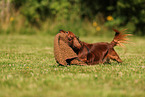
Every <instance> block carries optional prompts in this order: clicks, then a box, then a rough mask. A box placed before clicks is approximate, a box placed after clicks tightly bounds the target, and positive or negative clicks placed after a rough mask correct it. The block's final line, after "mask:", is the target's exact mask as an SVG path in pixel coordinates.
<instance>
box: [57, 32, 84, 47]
mask: <svg viewBox="0 0 145 97" xmlns="http://www.w3.org/2000/svg"><path fill="white" fill-rule="evenodd" d="M59 32H60V33H65V34H67V38H68V42H69V45H70V46H71V47H72V48H73V49H75V48H77V49H80V48H81V43H80V40H79V38H78V37H76V35H75V34H74V33H72V32H71V31H64V30H60V31H59Z"/></svg>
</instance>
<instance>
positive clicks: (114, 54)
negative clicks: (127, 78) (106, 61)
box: [108, 48, 123, 63]
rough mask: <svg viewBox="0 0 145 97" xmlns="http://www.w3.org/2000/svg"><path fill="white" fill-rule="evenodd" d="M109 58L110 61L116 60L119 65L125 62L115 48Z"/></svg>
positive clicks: (110, 52)
mask: <svg viewBox="0 0 145 97" xmlns="http://www.w3.org/2000/svg"><path fill="white" fill-rule="evenodd" d="M108 57H109V58H110V59H113V60H116V61H117V62H118V63H122V62H123V61H122V60H121V59H120V57H119V56H118V54H117V53H116V52H115V50H114V49H113V48H112V49H111V50H110V51H109V54H108Z"/></svg>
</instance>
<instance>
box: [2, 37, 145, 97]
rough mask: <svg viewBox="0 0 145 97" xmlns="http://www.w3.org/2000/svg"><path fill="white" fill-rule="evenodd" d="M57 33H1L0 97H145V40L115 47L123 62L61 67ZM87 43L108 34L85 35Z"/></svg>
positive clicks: (133, 39)
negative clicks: (55, 52)
mask: <svg viewBox="0 0 145 97" xmlns="http://www.w3.org/2000/svg"><path fill="white" fill-rule="evenodd" d="M53 39H54V37H53V36H38V35H36V36H20V35H16V36H11V35H8V36H7V35H1V36H0V97H101V96H102V97H144V95H145V39H143V38H138V37H133V38H132V41H133V42H134V44H128V45H126V49H122V48H120V47H115V49H116V51H117V52H118V54H119V55H120V57H121V59H122V60H123V61H124V62H123V63H121V64H118V63H117V62H114V61H112V63H111V64H105V65H102V64H99V65H95V66H75V65H73V66H68V67H63V66H58V64H57V63H56V62H55V60H54V55H53ZM80 39H81V40H83V41H86V42H98V41H108V42H110V41H111V40H112V38H107V37H81V38H80Z"/></svg>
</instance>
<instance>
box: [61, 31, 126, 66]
mask: <svg viewBox="0 0 145 97" xmlns="http://www.w3.org/2000/svg"><path fill="white" fill-rule="evenodd" d="M113 30H114V31H115V32H116V33H115V37H114V39H113V40H112V41H111V42H110V43H108V42H99V43H92V44H89V43H86V42H83V41H80V40H79V38H77V37H76V35H75V34H74V33H72V32H71V31H64V30H60V33H67V34H68V35H67V38H68V40H69V45H70V47H71V48H72V49H73V50H74V52H75V53H76V54H77V55H78V57H79V60H81V61H83V62H85V63H87V64H88V65H94V64H102V63H109V62H110V59H112V60H115V61H117V62H118V63H121V62H122V60H121V59H120V57H119V56H118V54H117V53H116V51H115V50H114V46H116V45H123V44H122V43H127V41H126V40H127V38H126V36H128V35H129V34H122V33H121V32H120V31H118V30H116V29H113Z"/></svg>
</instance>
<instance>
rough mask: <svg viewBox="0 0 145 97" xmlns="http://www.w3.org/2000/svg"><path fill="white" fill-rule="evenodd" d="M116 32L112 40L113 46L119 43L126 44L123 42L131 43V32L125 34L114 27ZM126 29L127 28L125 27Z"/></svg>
mask: <svg viewBox="0 0 145 97" xmlns="http://www.w3.org/2000/svg"><path fill="white" fill-rule="evenodd" d="M113 30H114V31H115V32H116V33H115V36H114V39H113V40H112V42H111V45H112V47H114V46H116V45H119V46H124V45H123V44H122V43H129V42H127V41H128V40H129V39H128V38H127V36H130V35H131V34H124V33H122V32H120V31H118V30H116V29H113ZM125 30H126V29H125Z"/></svg>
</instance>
